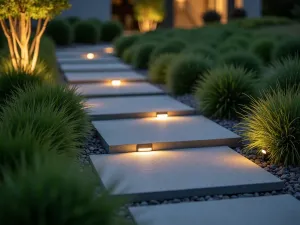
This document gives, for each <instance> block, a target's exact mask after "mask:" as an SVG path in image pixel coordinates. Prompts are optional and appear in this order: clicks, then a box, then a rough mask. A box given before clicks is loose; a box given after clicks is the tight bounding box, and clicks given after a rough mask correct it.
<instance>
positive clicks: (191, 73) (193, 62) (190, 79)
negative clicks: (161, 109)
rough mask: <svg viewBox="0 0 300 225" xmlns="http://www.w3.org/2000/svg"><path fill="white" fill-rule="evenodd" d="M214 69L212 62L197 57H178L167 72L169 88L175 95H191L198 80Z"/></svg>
mask: <svg viewBox="0 0 300 225" xmlns="http://www.w3.org/2000/svg"><path fill="white" fill-rule="evenodd" d="M211 67H212V62H211V60H209V59H207V58H203V57H200V56H198V57H197V56H195V55H193V54H192V55H183V56H180V57H178V58H177V59H176V60H175V61H174V62H172V64H171V65H170V68H169V69H168V72H167V87H168V89H169V91H170V92H171V93H172V94H174V95H184V94H188V93H191V92H192V90H193V88H194V86H195V83H196V81H197V80H201V79H202V78H203V75H204V73H206V72H207V71H208V70H209V69H210V68H211Z"/></svg>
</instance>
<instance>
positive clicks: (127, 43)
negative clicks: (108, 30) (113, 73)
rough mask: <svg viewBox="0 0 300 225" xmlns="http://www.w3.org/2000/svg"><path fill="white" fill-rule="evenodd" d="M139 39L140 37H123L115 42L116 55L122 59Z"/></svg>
mask: <svg viewBox="0 0 300 225" xmlns="http://www.w3.org/2000/svg"><path fill="white" fill-rule="evenodd" d="M138 39H139V36H138V35H131V36H122V37H120V38H118V39H116V41H115V42H114V47H115V52H116V55H117V56H119V57H121V56H122V55H123V53H124V51H125V50H126V49H128V48H130V47H131V46H132V45H133V44H135V43H136V42H137V41H138Z"/></svg>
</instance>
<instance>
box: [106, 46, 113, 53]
mask: <svg viewBox="0 0 300 225" xmlns="http://www.w3.org/2000/svg"><path fill="white" fill-rule="evenodd" d="M104 51H105V53H107V54H112V53H114V48H112V47H107V48H105V49H104Z"/></svg>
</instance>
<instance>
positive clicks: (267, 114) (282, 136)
mask: <svg viewBox="0 0 300 225" xmlns="http://www.w3.org/2000/svg"><path fill="white" fill-rule="evenodd" d="M299 93H300V92H299V90H298V92H295V91H293V90H277V91H272V92H267V93H265V94H264V96H263V97H262V98H259V99H253V101H252V103H251V105H250V106H248V107H247V108H246V109H245V112H244V116H243V122H242V123H241V124H240V126H241V127H242V129H243V130H244V132H243V138H244V140H245V141H246V142H245V143H248V144H247V146H246V147H247V149H249V150H257V151H261V150H262V149H264V150H266V151H267V153H268V154H269V158H270V160H271V161H272V162H273V163H283V164H284V165H293V164H295V165H300V142H299V140H300V96H299Z"/></svg>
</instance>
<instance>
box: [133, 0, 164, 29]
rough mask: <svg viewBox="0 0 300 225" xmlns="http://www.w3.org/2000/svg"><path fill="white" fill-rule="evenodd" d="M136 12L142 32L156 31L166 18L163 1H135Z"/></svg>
mask: <svg viewBox="0 0 300 225" xmlns="http://www.w3.org/2000/svg"><path fill="white" fill-rule="evenodd" d="M134 11H135V17H136V20H137V21H138V22H139V27H140V30H141V31H150V30H155V29H156V26H157V23H159V22H161V21H163V19H164V16H165V10H164V1H163V0H135V1H134Z"/></svg>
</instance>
